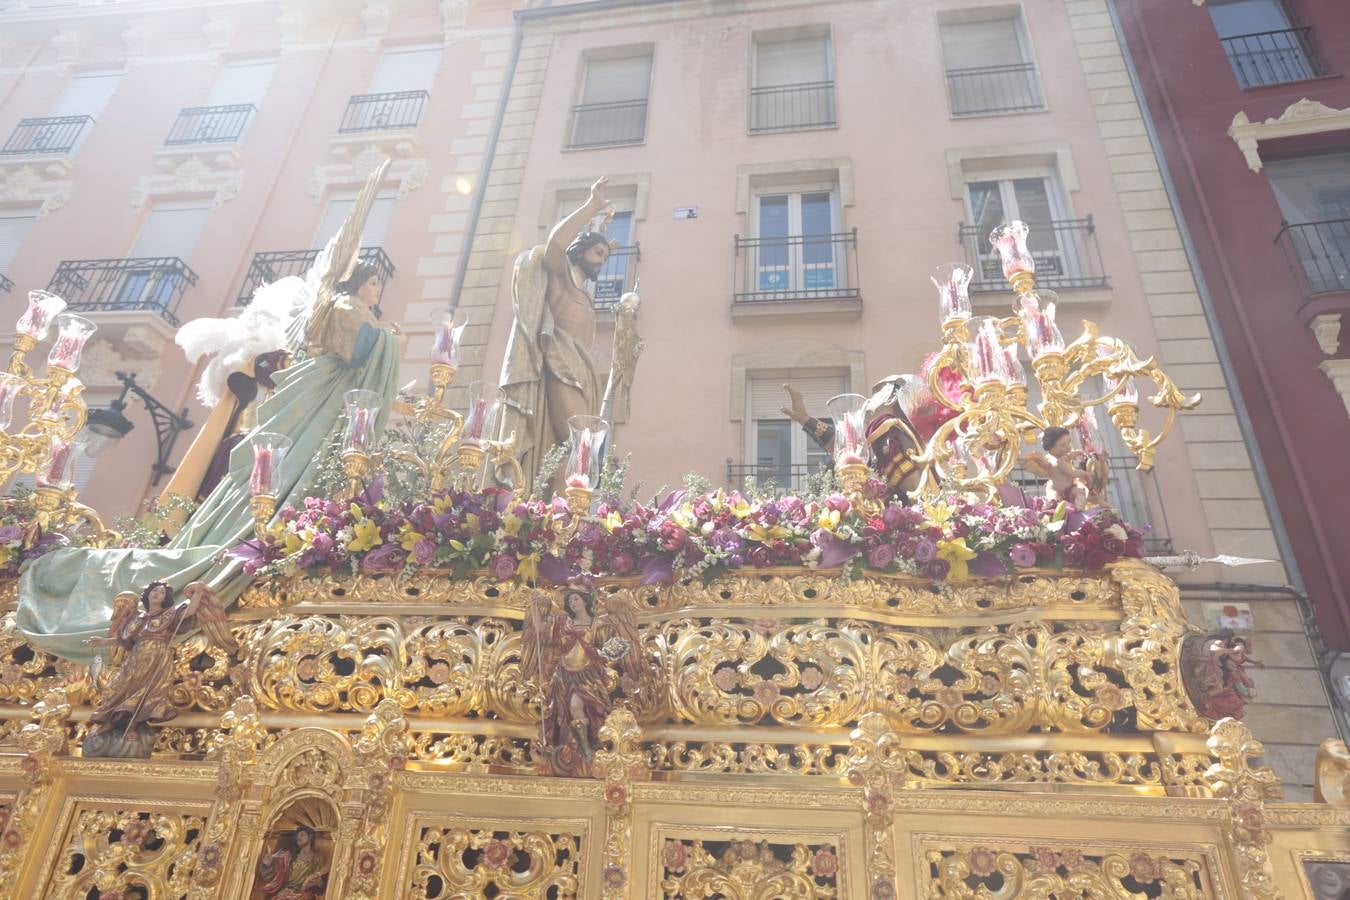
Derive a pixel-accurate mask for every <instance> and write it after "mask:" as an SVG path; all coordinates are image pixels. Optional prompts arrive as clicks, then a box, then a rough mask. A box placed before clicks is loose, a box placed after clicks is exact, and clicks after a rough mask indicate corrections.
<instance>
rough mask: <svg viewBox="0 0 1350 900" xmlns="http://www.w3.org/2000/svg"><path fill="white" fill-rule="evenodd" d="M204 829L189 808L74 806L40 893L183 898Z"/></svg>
mask: <svg viewBox="0 0 1350 900" xmlns="http://www.w3.org/2000/svg"><path fill="white" fill-rule="evenodd" d="M205 829H206V819H205V817H204V816H201V815H194V814H190V813H179V812H144V811H137V810H134V809H90V808H77V809H76V812H75V815H74V816H73V818H72V820H71V824H70V826H69V827H68V829H67V831H66V833H65V834H64V835H62V837H61V839H60V844H59V849H58V852H57V858H56V865H55V867H54V869H53V871H52V872H51V874H50V876H49V881H48V882H47V885H46V888H45V889H44V891H43V892H42V893H41V894H40V896H43V897H52V898H71V900H74V898H81V900H83V898H85V897H88V896H97V897H99V898H100V900H129V898H132V897H141V896H148V897H184V896H186V895H187V892H188V888H189V885H190V883H191V880H192V873H193V869H194V868H195V866H196V864H197V850H198V845H199V843H200V841H201V837H202V834H203V833H204V831H205ZM91 892H97V893H96V894H95V893H91Z"/></svg>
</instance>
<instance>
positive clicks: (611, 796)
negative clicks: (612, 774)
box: [605, 784, 628, 806]
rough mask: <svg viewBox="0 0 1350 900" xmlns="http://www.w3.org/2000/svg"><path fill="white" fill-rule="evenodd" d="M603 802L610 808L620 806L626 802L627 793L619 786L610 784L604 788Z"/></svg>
mask: <svg viewBox="0 0 1350 900" xmlns="http://www.w3.org/2000/svg"><path fill="white" fill-rule="evenodd" d="M605 802H606V803H608V804H609V805H611V806H622V805H623V804H625V803H627V802H628V791H626V790H624V786H623V785H621V784H611V785H610V786H609V787H607V788H605Z"/></svg>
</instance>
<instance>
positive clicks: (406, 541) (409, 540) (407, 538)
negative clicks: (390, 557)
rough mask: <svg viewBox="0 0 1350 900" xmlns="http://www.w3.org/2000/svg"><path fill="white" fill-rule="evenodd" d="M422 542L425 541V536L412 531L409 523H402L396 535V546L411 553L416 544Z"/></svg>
mask: <svg viewBox="0 0 1350 900" xmlns="http://www.w3.org/2000/svg"><path fill="white" fill-rule="evenodd" d="M424 540H426V535H424V534H418V533H417V532H416V531H413V527H412V523H411V522H404V523H403V528H401V529H400V530H399V533H398V545H399V546H400V547H402V548H403V549H404V550H407V551H408V552H409V553H411V552H413V548H414V547H416V546H417V542H418V541H424Z"/></svg>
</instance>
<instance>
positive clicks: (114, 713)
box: [82, 581, 235, 757]
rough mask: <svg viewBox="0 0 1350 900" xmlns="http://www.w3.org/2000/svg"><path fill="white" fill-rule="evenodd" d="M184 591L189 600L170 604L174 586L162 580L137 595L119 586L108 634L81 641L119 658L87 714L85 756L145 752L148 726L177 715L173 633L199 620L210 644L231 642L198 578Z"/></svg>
mask: <svg viewBox="0 0 1350 900" xmlns="http://www.w3.org/2000/svg"><path fill="white" fill-rule="evenodd" d="M183 593H184V594H185V595H186V596H187V598H188V599H187V600H186V601H185V602H183V603H179V604H177V605H175V604H174V602H173V588H171V587H170V586H169V585H167V584H165V583H164V582H162V581H152V582H151V583H150V584H149V585H148V586H146V588H145V590H143V591H141V593H140V596H139V597H138V596H137V595H136V594H135V593H133V592H131V591H124V592H123V593H121V594H118V595H117V597H116V599H114V600H113V619H112V623H111V624H110V625H109V626H108V636H107V637H94V638H89V639H88V640H87V641H85V643H86V644H87V645H88V646H90V647H112V648H114V656H115V658H116V659H117V660H118V661H119V662H120V665H119V667H118V669H117V672H116V674H115V675H113V678H112V683H111V684H110V685H109V687H108V689H107V690H106V691H104V693H103V698H102V701H101V702H100V703H99V705H98V709H96V710H94V714H93V715H92V716H90V717H89V720H90V722H91V723H93V727H92V728H91V729H90V732H89V735H88V737H86V738H85V741H84V745H83V748H82V749H83V752H84V755H85V756H136V757H147V756H149V755H150V750H151V748H153V746H154V735H153V733H152V732H151V730H150V726H151V725H158V724H162V723H164V722H167V721H169V720H170V719H173V718H174V717H176V716H177V715H178V709H177V707H175V706H174V705H173V703H172V702H171V701H170V699H169V694H170V692H171V691H172V689H173V661H174V653H173V639H174V637H175V636H176V635H178V634H180V633H182V632H184V631H186V630H187V629H188V628H192V627H194V626H197V625H200V626H201V627H202V628H203V630H204V631H205V632H206V634H207V636H208V637H209V638H210V639H211V640H212V641H213V642H214V643H217V644H219V645H221V646H222V647H225V648H227V649H232V648H233V647H234V646H235V642H234V638H233V637H232V636H231V634H230V632H229V629H228V628H226V627H225V610H223V609H222V608H221V607H220V604H219V603H218V602H217V601H216V597H215V594H214V593H213V592H212V590H211V589H210V588H209V587H207V586H206V585H204V584H202V583H201V582H199V581H198V582H193V583H192V584H190V585H188V586H187V587H186V588H184V589H183ZM138 607H140V608H139V609H138ZM118 651H120V652H118Z"/></svg>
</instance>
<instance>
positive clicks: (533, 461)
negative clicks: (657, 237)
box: [499, 178, 613, 473]
mask: <svg viewBox="0 0 1350 900" xmlns="http://www.w3.org/2000/svg"><path fill="white" fill-rule="evenodd" d="M606 184H607V180H606V179H604V178H600V179H598V180H597V181H596V182H595V184H593V185H591V194H590V197H589V198H587V200H586V202H585V203H584V204H583V205H582V206H581V207H580V208H579V209H577V210H576V211H574V212H573V213H571V214H570V215H568V216H567V217H566V218H565V219H563V220H562V221H561V222H559V223H558V224H557V225H555V226H554V227H553V231H551V232H550V233H549V236H548V240H547V241H545V242H544V243H543V244H540V245H538V246H536V247H531V248H530V249H529V250H526V251H525V252H524V253H522V254H520V256H518V257H517V258H516V265H515V272H514V273H513V274H512V277H511V307H512V312H513V313H514V316H515V319H514V321H513V322H512V323H511V336H510V338H509V339H508V341H507V344H506V358H505V359H504V360H503V361H502V374H501V379H500V381H499V383H500V385H501V388H502V395H503V396H502V400H503V403H502V416H501V425H500V428H499V434H500V435H501V436H502V437H506V436H508V435H510V434H511V433H512V432H513V431H514V432H515V435H516V446H517V448H518V451H517V452H518V453H520V458H521V459H522V465H523V466H524V467H525V471H526V472H527V473H531V472H533V471H534V469H535V468H536V467H538V465H539V461H540V458H541V457H542V455H543V453H544V452H546V450H547V448H548V447H549V446H551V445H553V444H555V443H563V442H564V441H566V440H567V436H568V432H567V420H568V418H570V417H571V416H578V415H589V416H593V415H597V414H599V413H600V401H601V397H602V393H603V390H604V382H603V381H602V373H601V372H600V371H599V370H598V369H597V367H596V363H595V359H594V358H593V357H592V355H591V345H592V344H593V343H594V341H595V308H594V305H593V301H592V300H591V297H590V295H589V294H588V293H587V292H586V289H585V284H586V282H587V281H594V280H595V278H596V276H598V275H599V274H600V270H601V269H602V268H603V267H604V265H605V262H606V260H608V259H609V253H610V250H611V249H612V247H611V245H610V243H609V242H608V241H607V240H606V239H605V236H604V234H602V233H600V232H597V231H590V230H584V229H587V226H588V225H589V224H590V223H591V221H592V220H594V219H595V218H596V217H597V216H599V215H601V214H606V215H612V214H613V210H612V209H610V208H609V206H608V204H607V202H606V201H605V193H604V192H605V185H606Z"/></svg>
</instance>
